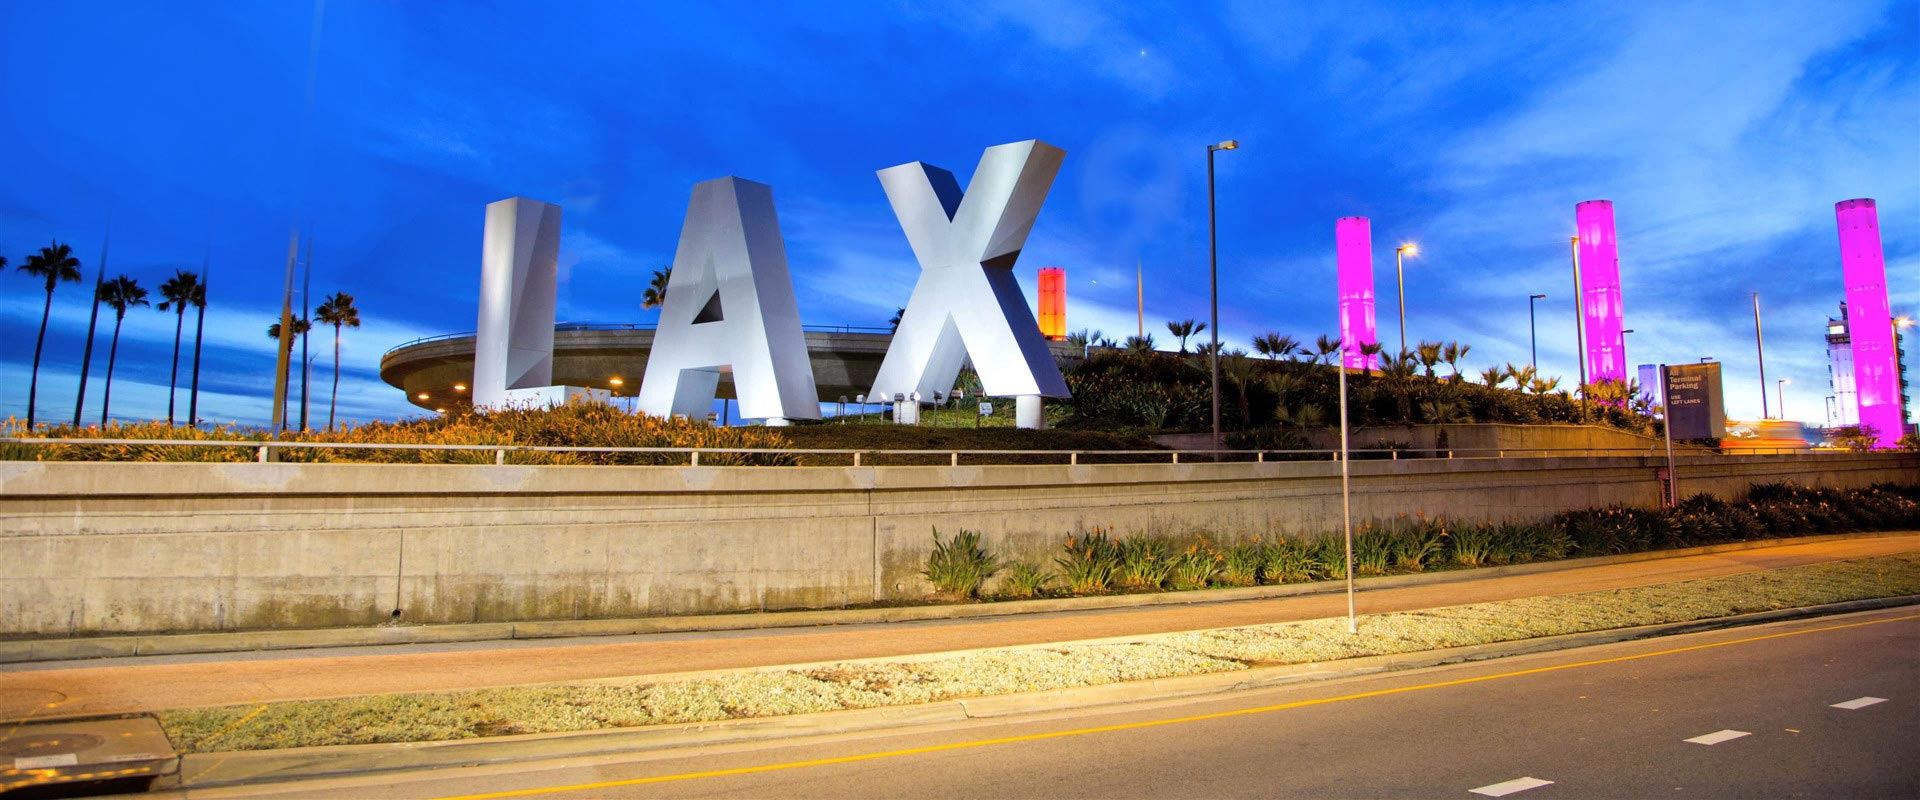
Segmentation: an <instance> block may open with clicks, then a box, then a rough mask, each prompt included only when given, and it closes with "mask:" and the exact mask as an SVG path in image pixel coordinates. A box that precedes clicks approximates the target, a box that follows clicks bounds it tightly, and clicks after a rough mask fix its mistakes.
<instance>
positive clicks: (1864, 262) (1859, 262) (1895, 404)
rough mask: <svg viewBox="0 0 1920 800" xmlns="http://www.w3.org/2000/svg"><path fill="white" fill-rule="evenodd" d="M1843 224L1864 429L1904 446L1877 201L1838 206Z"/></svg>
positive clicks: (1884, 442) (1844, 273)
mask: <svg viewBox="0 0 1920 800" xmlns="http://www.w3.org/2000/svg"><path fill="white" fill-rule="evenodd" d="M1833 208H1834V212H1835V214H1836V215H1837V216H1838V217H1839V222H1840V276H1841V279H1842V280H1844V281H1845V282H1846V285H1847V336H1848V338H1849V339H1850V340H1851V344H1850V346H1851V347H1852V348H1853V385H1854V390H1855V391H1856V392H1858V395H1857V396H1858V398H1859V403H1860V424H1861V425H1871V426H1873V430H1874V433H1875V434H1877V435H1878V437H1879V441H1880V446H1881V447H1893V446H1894V442H1896V441H1897V440H1899V438H1900V433H1901V430H1900V428H1901V424H1900V365H1899V364H1897V363H1895V361H1894V358H1895V352H1894V349H1893V314H1892V312H1891V311H1890V310H1889V309H1888V307H1887V262H1886V259H1885V257H1884V256H1883V255H1882V254H1881V251H1880V212H1879V210H1878V209H1876V208H1875V207H1874V204H1873V201H1872V200H1867V199H1860V200H1844V201H1841V202H1838V203H1835V204H1833Z"/></svg>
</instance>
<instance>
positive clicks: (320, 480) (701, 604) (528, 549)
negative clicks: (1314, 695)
mask: <svg viewBox="0 0 1920 800" xmlns="http://www.w3.org/2000/svg"><path fill="white" fill-rule="evenodd" d="M1664 466H1665V461H1664V459H1658V458H1644V457H1615V458H1527V459H1429V460H1413V461H1364V462H1363V461H1356V462H1353V464H1352V468H1353V497H1354V513H1355V516H1356V518H1359V519H1367V518H1375V519H1390V518H1393V517H1395V516H1397V515H1400V514H1409V515H1411V514H1416V513H1424V514H1426V515H1429V516H1432V515H1444V516H1447V517H1450V518H1455V519H1466V520H1500V519H1516V520H1534V519H1540V518H1544V517H1547V516H1551V515H1553V514H1555V513H1558V512H1562V511H1567V510H1574V509H1586V508H1599V507H1603V506H1608V505H1614V504H1620V505H1630V506H1650V505H1654V504H1657V502H1658V500H1659V498H1660V496H1661V491H1662V486H1661V483H1660V478H1659V473H1660V471H1661V470H1662V469H1663V468H1664ZM1679 472H1680V483H1681V491H1682V492H1683V493H1684V494H1688V495H1691V494H1695V493H1711V494H1714V495H1717V496H1721V497H1724V498H1728V499H1735V498H1738V497H1740V496H1742V495H1744V494H1745V493H1746V491H1747V489H1748V488H1749V487H1751V486H1753V485H1757V484H1768V483H1780V482H1786V481H1793V482H1797V483H1800V484H1802V485H1807V486H1816V487H1843V488H1844V487H1864V486H1868V485H1872V484H1876V483H1885V482H1910V481H1911V480H1912V477H1913V476H1914V475H1916V474H1920V454H1910V453H1860V454H1819V455H1811V454H1809V455H1782V456H1742V457H1724V456H1687V457H1682V458H1681V459H1680V462H1679ZM1339 519H1340V477H1339V465H1338V464H1334V463H1323V462H1289V463H1232V464H1106V465H1084V464H1083V465H1077V466H1068V465H1053V466H980V467H970V466H960V467H860V468H847V467H767V468H729V467H666V466H662V467H599V466H515V465H506V466H491V465H400V464H284V463H281V464H189V463H173V464H136V463H88V462H25V461H20V462H0V562H4V563H6V564H7V565H9V568H8V569H7V570H6V571H5V572H4V574H0V635H5V636H7V637H13V638H25V637H49V636H84V635H98V634H109V633H125V632H155V631H188V630H242V629H272V628H312V627H327V626H347V625H374V624H379V623H383V622H389V621H392V620H394V619H396V618H397V619H399V620H401V621H403V622H416V623H432V622H472V621H499V620H528V619H572V618H607V617H638V616H654V615H662V614H690V613H711V612H721V611H741V610H756V609H774V608H825V607H837V606H844V605H858V604H865V603H874V602H898V601H911V600H918V599H921V598H923V597H924V596H925V595H926V594H927V592H928V589H929V587H928V585H927V583H926V582H925V579H924V578H923V577H922V576H921V575H920V571H921V569H922V567H923V565H924V561H925V558H926V555H927V553H928V551H929V550H931V549H932V547H933V537H932V536H931V535H930V534H931V533H932V532H933V531H934V530H935V529H939V530H940V531H942V532H943V533H949V534H950V533H951V532H953V531H957V530H960V529H963V528H964V529H971V530H976V531H980V532H981V533H983V534H984V539H985V542H986V544H987V545H988V546H989V547H990V548H991V549H992V550H993V551H994V552H995V553H997V554H1000V555H1001V556H1003V557H1005V558H1009V559H1023V560H1029V561H1034V562H1039V563H1047V562H1048V561H1050V560H1051V559H1052V558H1053V556H1054V555H1056V554H1057V551H1058V548H1059V546H1060V543H1061V541H1062V539H1063V538H1064V537H1065V536H1066V535H1067V534H1069V533H1078V532H1087V531H1092V530H1094V529H1101V530H1105V531H1110V532H1112V533H1113V534H1115V535H1116V536H1125V535H1129V534H1135V533H1145V534H1159V535H1166V536H1180V537H1184V536H1188V535H1190V534H1192V533H1195V532H1206V533H1207V534H1208V535H1209V536H1211V537H1212V538H1213V540H1214V541H1217V542H1223V543H1231V542H1234V541H1237V540H1240V539H1243V538H1250V537H1252V536H1256V535H1259V536H1264V537H1268V538H1272V537H1276V536H1302V535H1317V534H1320V533H1322V532H1324V531H1328V530H1332V529H1335V528H1336V527H1337V526H1338V522H1339ZM1792 533H1804V531H1794V532H1792Z"/></svg>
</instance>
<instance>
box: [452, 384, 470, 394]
mask: <svg viewBox="0 0 1920 800" xmlns="http://www.w3.org/2000/svg"><path fill="white" fill-rule="evenodd" d="M453 390H454V391H456V392H464V391H466V390H467V385H466V384H464V383H456V384H454V385H453Z"/></svg>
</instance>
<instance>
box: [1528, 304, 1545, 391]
mask: <svg viewBox="0 0 1920 800" xmlns="http://www.w3.org/2000/svg"><path fill="white" fill-rule="evenodd" d="M1545 299H1547V296H1546V295H1544V294H1535V295H1528V296H1527V345H1528V349H1529V350H1531V351H1532V352H1533V371H1534V372H1539V371H1540V334H1539V333H1538V328H1537V327H1536V326H1535V325H1534V322H1533V301H1535V300H1545Z"/></svg>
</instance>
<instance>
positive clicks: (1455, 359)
mask: <svg viewBox="0 0 1920 800" xmlns="http://www.w3.org/2000/svg"><path fill="white" fill-rule="evenodd" d="M1472 349H1473V345H1470V344H1461V343H1459V342H1447V346H1446V347H1444V348H1442V349H1441V350H1440V360H1441V361H1445V362H1447V369H1449V370H1452V371H1453V379H1454V380H1455V381H1459V380H1461V377H1460V359H1463V358H1466V357H1467V352H1468V351H1470V350H1472Z"/></svg>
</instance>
